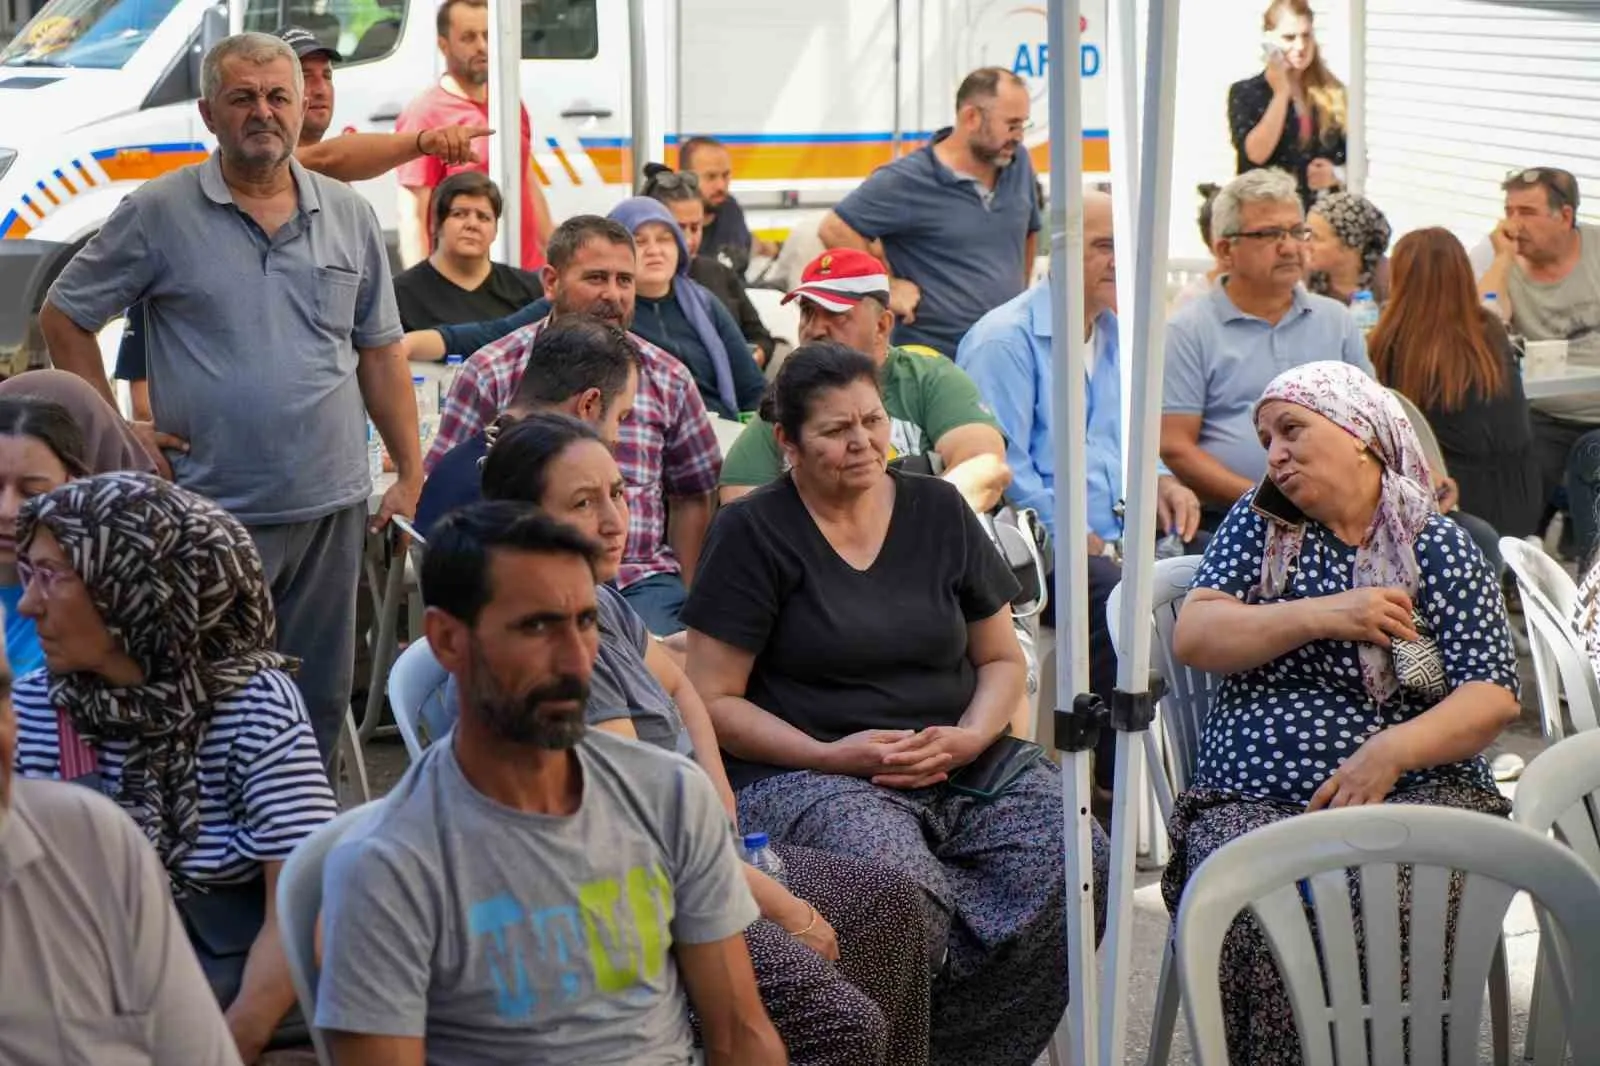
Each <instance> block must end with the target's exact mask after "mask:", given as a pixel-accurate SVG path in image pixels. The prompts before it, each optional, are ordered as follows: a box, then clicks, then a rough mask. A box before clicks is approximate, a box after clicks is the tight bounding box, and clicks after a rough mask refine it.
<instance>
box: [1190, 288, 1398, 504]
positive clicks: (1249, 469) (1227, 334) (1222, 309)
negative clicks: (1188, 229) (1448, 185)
mask: <svg viewBox="0 0 1600 1066" xmlns="http://www.w3.org/2000/svg"><path fill="white" fill-rule="evenodd" d="M1322 360H1338V361H1341V362H1345V363H1349V364H1350V365H1351V366H1358V367H1360V368H1361V369H1362V370H1365V371H1366V372H1367V373H1368V374H1371V373H1372V363H1371V362H1370V361H1368V359H1367V345H1366V342H1365V341H1364V340H1362V338H1361V331H1360V330H1359V329H1358V328H1356V323H1355V319H1354V318H1352V317H1351V315H1350V312H1349V310H1348V309H1347V308H1346V307H1345V306H1344V304H1341V303H1339V302H1338V301H1337V300H1330V299H1328V298H1327V297H1326V296H1317V295H1315V294H1313V293H1308V292H1306V291H1305V290H1304V289H1302V288H1300V287H1299V286H1296V287H1295V290H1294V304H1293V306H1291V307H1290V308H1289V311H1288V313H1287V314H1285V315H1284V316H1283V318H1281V319H1279V320H1278V323H1277V325H1273V324H1272V323H1270V322H1268V321H1267V320H1266V319H1264V318H1257V317H1256V316H1255V315H1247V314H1245V313H1244V312H1243V311H1241V310H1239V309H1238V308H1237V307H1235V306H1234V303H1233V301H1232V300H1231V299H1229V298H1228V290H1227V287H1226V279H1223V281H1222V282H1219V283H1218V284H1217V286H1216V287H1215V288H1213V289H1212V290H1211V291H1210V292H1208V293H1206V294H1205V295H1204V296H1201V297H1198V298H1196V299H1195V300H1194V301H1193V302H1191V303H1189V304H1186V305H1184V306H1183V307H1182V308H1180V309H1179V310H1178V311H1177V312H1176V313H1174V314H1173V316H1172V318H1171V319H1169V320H1168V322H1167V359H1166V363H1167V366H1166V380H1165V391H1164V393H1163V397H1162V403H1161V410H1162V413H1163V414H1169V415H1201V416H1203V418H1202V421H1201V423H1200V447H1201V448H1203V449H1205V450H1206V451H1207V452H1209V453H1210V454H1211V455H1212V457H1214V458H1215V459H1216V460H1217V461H1218V462H1220V463H1222V465H1223V466H1225V467H1227V468H1228V469H1229V470H1231V471H1233V472H1234V473H1235V474H1238V475H1239V476H1240V477H1244V478H1249V479H1250V480H1251V481H1255V480H1258V479H1259V478H1260V477H1261V476H1262V475H1263V474H1265V473H1266V471H1267V453H1266V450H1265V449H1264V448H1262V447H1261V440H1260V438H1259V437H1257V436H1256V424H1255V418H1254V417H1253V412H1254V410H1255V406H1256V401H1257V400H1259V399H1261V394H1262V393H1263V392H1265V391H1266V388H1267V385H1268V384H1269V383H1270V382H1271V381H1272V379H1273V378H1275V377H1277V376H1278V375H1279V374H1281V373H1283V372H1284V371H1285V370H1288V369H1289V368H1291V367H1296V366H1302V365H1304V364H1306V363H1315V362H1320V361H1322Z"/></svg>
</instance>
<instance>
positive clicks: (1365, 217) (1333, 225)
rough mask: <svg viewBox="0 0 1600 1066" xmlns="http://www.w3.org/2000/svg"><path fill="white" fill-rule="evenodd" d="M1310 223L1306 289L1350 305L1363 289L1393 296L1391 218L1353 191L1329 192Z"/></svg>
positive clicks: (1309, 217) (1376, 295)
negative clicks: (1387, 254)
mask: <svg viewBox="0 0 1600 1066" xmlns="http://www.w3.org/2000/svg"><path fill="white" fill-rule="evenodd" d="M1306 222H1307V224H1308V225H1310V227H1311V253H1310V254H1311V261H1310V264H1309V268H1310V272H1309V274H1308V276H1307V278H1306V288H1308V289H1310V290H1311V291H1312V292H1315V293H1319V294H1321V295H1323V296H1331V297H1333V298H1334V299H1335V300H1338V301H1339V302H1340V303H1344V304H1347V303H1349V302H1350V300H1351V298H1352V297H1354V296H1355V294H1356V293H1358V292H1360V291H1361V290H1362V289H1366V290H1367V291H1369V292H1371V293H1372V298H1373V299H1374V300H1376V301H1377V302H1378V303H1380V304H1381V303H1383V302H1384V300H1385V299H1387V298H1388V295H1389V270H1388V262H1387V261H1386V260H1385V259H1384V253H1385V252H1387V251H1388V250H1389V234H1390V230H1389V220H1388V219H1387V218H1384V217H1383V212H1382V211H1379V210H1378V209H1377V207H1375V206H1373V203H1372V201H1371V200H1368V199H1367V198H1366V197H1364V196H1358V195H1356V194H1355V193H1353V192H1325V193H1323V194H1322V195H1321V196H1320V197H1318V199H1317V202H1316V203H1314V204H1312V205H1311V212H1310V214H1308V215H1307V216H1306Z"/></svg>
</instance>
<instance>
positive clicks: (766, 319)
mask: <svg viewBox="0 0 1600 1066" xmlns="http://www.w3.org/2000/svg"><path fill="white" fill-rule="evenodd" d="M745 295H746V296H748V297H750V304H751V306H753V307H754V308H755V309H756V313H757V314H758V315H760V316H761V324H762V325H763V326H766V327H767V332H768V333H770V334H772V335H773V336H774V337H776V338H778V339H779V340H786V341H788V342H789V343H790V344H799V343H800V305H799V304H798V303H795V302H793V301H791V302H789V303H787V304H786V303H784V302H783V293H781V292H779V291H778V290H776V289H762V288H750V289H746V290H745Z"/></svg>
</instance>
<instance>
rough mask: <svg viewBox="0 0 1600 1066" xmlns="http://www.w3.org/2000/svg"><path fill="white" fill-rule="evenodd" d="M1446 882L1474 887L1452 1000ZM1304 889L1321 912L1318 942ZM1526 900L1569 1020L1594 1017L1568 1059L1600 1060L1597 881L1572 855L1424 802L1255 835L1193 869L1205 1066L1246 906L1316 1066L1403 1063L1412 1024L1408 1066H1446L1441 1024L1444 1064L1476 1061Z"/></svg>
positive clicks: (1187, 923) (1193, 1024)
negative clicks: (1401, 876) (1505, 933)
mask: <svg viewBox="0 0 1600 1066" xmlns="http://www.w3.org/2000/svg"><path fill="white" fill-rule="evenodd" d="M1401 864H1409V865H1411V867H1412V870H1411V917H1410V926H1409V929H1410V945H1409V947H1410V950H1409V960H1410V961H1409V972H1410V973H1411V975H1412V976H1411V984H1410V989H1409V998H1407V997H1403V996H1402V994H1401V982H1400V975H1401V963H1402V960H1401V953H1400V951H1399V945H1400V920H1401V916H1400V906H1399V893H1398V886H1397V874H1398V866H1399V865H1401ZM1347 867H1355V868H1357V870H1358V876H1359V880H1360V885H1361V910H1362V917H1363V920H1364V925H1365V930H1366V936H1365V938H1364V939H1365V944H1364V947H1365V949H1366V971H1367V984H1368V989H1367V993H1366V994H1363V991H1362V974H1361V964H1360V961H1359V960H1360V956H1361V950H1360V949H1361V947H1362V946H1363V945H1358V943H1357V941H1356V937H1355V931H1354V927H1353V918H1352V914H1353V910H1354V908H1353V907H1352V903H1351V899H1350V886H1349V882H1348V881H1347V879H1346V873H1345V871H1346V868H1347ZM1452 871H1461V872H1462V873H1463V874H1464V876H1465V885H1464V888H1463V891H1462V895H1461V904H1460V908H1459V910H1458V913H1457V919H1456V935H1455V939H1454V945H1453V947H1451V948H1450V951H1451V959H1450V971H1449V976H1450V988H1451V991H1452V993H1453V995H1451V996H1450V997H1449V998H1446V997H1445V996H1444V989H1443V977H1444V972H1445V969H1444V964H1445V952H1446V943H1447V938H1446V936H1445V927H1446V925H1445V920H1446V914H1447V911H1448V909H1449V907H1448V901H1449V889H1450V879H1451V876H1452ZM1302 891H1305V892H1307V893H1308V894H1309V897H1310V899H1311V901H1312V902H1313V905H1314V907H1315V923H1316V928H1315V932H1314V933H1313V929H1312V927H1311V924H1310V921H1309V920H1308V918H1307V915H1306V908H1305V899H1304V898H1303V897H1302ZM1518 891H1526V892H1527V893H1528V894H1529V895H1530V896H1532V897H1533V899H1534V901H1535V903H1536V905H1537V907H1538V909H1539V926H1540V930H1541V936H1542V939H1543V941H1544V942H1545V943H1547V944H1559V945H1560V947H1561V949H1560V950H1559V951H1558V952H1557V953H1556V954H1557V955H1558V965H1556V966H1554V967H1552V973H1553V974H1554V975H1555V976H1556V980H1553V981H1552V982H1550V983H1551V985H1552V986H1553V987H1552V989H1551V991H1552V993H1553V994H1555V995H1556V996H1557V997H1558V1003H1560V1004H1561V1006H1562V1007H1563V1008H1565V1007H1566V1006H1567V1005H1568V1004H1569V1003H1578V1004H1583V1005H1586V1006H1587V1008H1588V1009H1584V1010H1580V1011H1578V1012H1576V1013H1574V1012H1572V1011H1569V1010H1563V1013H1564V1014H1565V1015H1566V1016H1567V1017H1569V1018H1571V1019H1572V1020H1573V1033H1572V1040H1573V1046H1574V1047H1577V1048H1583V1047H1588V1048H1595V1047H1600V1011H1597V1010H1595V1009H1593V1008H1594V1005H1595V1004H1597V1003H1600V926H1596V924H1595V923H1594V922H1593V920H1592V919H1593V915H1594V914H1595V912H1596V909H1597V908H1600V879H1597V878H1596V877H1595V875H1594V874H1593V873H1592V872H1591V871H1590V870H1589V869H1588V868H1587V867H1585V866H1584V864H1583V863H1582V861H1580V860H1579V859H1578V858H1577V857H1576V856H1575V855H1573V854H1572V853H1571V852H1569V851H1568V850H1566V849H1565V848H1562V847H1560V846H1559V845H1557V844H1554V843H1552V842H1551V841H1550V840H1548V839H1547V838H1545V837H1542V836H1540V835H1539V834H1538V833H1535V832H1533V831H1532V830H1530V829H1528V828H1526V827H1525V826H1520V825H1516V824H1513V823H1511V822H1508V821H1502V820H1501V819H1498V818H1492V817H1489V816H1487V815H1482V814H1475V813H1472V812H1469V811H1460V810H1455V809H1452V808H1448V807H1429V806H1422V805H1404V806H1402V805H1394V804H1384V805H1379V806H1372V807H1347V808H1343V809H1341V810H1333V811H1319V812H1317V813H1315V814H1309V815H1305V816H1303V817H1297V818H1291V819H1286V820H1284V821H1282V822H1278V823H1275V824H1273V825H1269V826H1266V827H1264V828H1262V829H1258V830H1256V831H1254V832H1251V833H1247V834H1245V835H1244V836H1242V837H1240V838H1239V839H1237V840H1234V841H1232V842H1231V843H1229V844H1227V845H1226V846H1224V847H1222V848H1220V849H1218V850H1217V852H1216V853H1215V854H1214V855H1212V856H1211V858H1209V859H1207V860H1206V861H1205V863H1203V864H1202V865H1201V867H1200V869H1199V870H1197V871H1195V874H1194V876H1193V877H1192V878H1190V881H1189V885H1188V888H1187V889H1186V891H1185V892H1184V896H1183V904H1182V906H1181V907H1180V908H1179V911H1178V972H1179V974H1180V976H1181V979H1182V986H1183V1001H1184V1009H1185V1012H1186V1013H1187V1015H1188V1018H1189V1028H1190V1031H1191V1033H1192V1036H1193V1042H1194V1050H1195V1059H1196V1062H1198V1063H1199V1066H1227V1062H1228V1049H1227V1040H1226V1036H1225V1033H1224V1029H1223V1017H1222V988H1221V981H1220V976H1219V974H1218V963H1219V961H1220V956H1221V951H1222V943H1223V938H1224V937H1225V936H1226V935H1227V933H1228V930H1229V927H1230V926H1231V925H1232V923H1233V920H1234V918H1235V917H1236V916H1237V915H1238V914H1239V913H1240V912H1241V911H1243V910H1245V909H1246V908H1249V909H1250V911H1251V912H1252V913H1253V914H1254V915H1255V917H1256V920H1257V921H1258V922H1259V923H1260V924H1261V927H1262V929H1263V930H1264V932H1265V935H1266V937H1267V939H1268V941H1269V943H1270V944H1271V946H1272V952H1273V956H1274V958H1275V959H1276V961H1277V964H1278V969H1279V972H1280V973H1282V974H1283V977H1284V980H1285V984H1286V986H1287V988H1288V992H1289V997H1290V1001H1291V1003H1292V1004H1293V1008H1294V1015H1295V1023H1296V1028H1297V1029H1298V1031H1299V1037H1300V1044H1301V1048H1302V1050H1303V1053H1304V1059H1305V1064H1306V1066H1333V1064H1334V1063H1335V1061H1337V1062H1338V1063H1339V1066H1361V1064H1371V1066H1386V1064H1390V1063H1400V1062H1406V1061H1407V1057H1406V1052H1405V1047H1404V1042H1403V1041H1404V1028H1403V1027H1404V1025H1405V1021H1406V1020H1407V1019H1409V1022H1410V1059H1409V1061H1410V1062H1411V1063H1412V1064H1413V1066H1434V1064H1439V1063H1443V1062H1445V1061H1446V1055H1445V1050H1446V1049H1445V1046H1444V1035H1443V1026H1442V1024H1441V1023H1442V1021H1443V1019H1445V1018H1448V1019H1449V1020H1450V1021H1449V1028H1450V1035H1449V1048H1448V1057H1449V1061H1450V1062H1453V1063H1470V1062H1476V1061H1477V1056H1478V1035H1479V1027H1480V1022H1481V1020H1482V1019H1481V1013H1482V1010H1483V989H1484V985H1485V984H1486V982H1487V981H1488V980H1489V977H1490V974H1491V972H1492V971H1493V969H1494V961H1495V959H1496V957H1497V956H1498V954H1499V951H1498V949H1499V945H1500V931H1501V926H1502V923H1503V922H1504V919H1505V913H1506V909H1507V907H1508V906H1509V905H1510V903H1511V900H1512V897H1513V896H1514V895H1515V894H1516V893H1517V892H1518ZM1314 936H1315V939H1313V937H1314ZM1319 963H1320V964H1319ZM1324 970H1325V971H1326V974H1327V979H1326V981H1324V977H1323V971H1324ZM1569 990H1570V994H1569ZM1369 1040H1370V1048H1369ZM1336 1053H1337V1056H1336Z"/></svg>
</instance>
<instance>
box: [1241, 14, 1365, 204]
mask: <svg viewBox="0 0 1600 1066" xmlns="http://www.w3.org/2000/svg"><path fill="white" fill-rule="evenodd" d="M1313 17H1314V16H1313V15H1312V11H1311V5H1310V3H1308V2H1307V0H1273V2H1272V4H1271V5H1270V6H1269V7H1268V8H1267V10H1266V12H1265V13H1264V14H1263V15H1262V16H1261V32H1262V44H1261V50H1262V57H1263V60H1264V65H1265V69H1264V70H1263V71H1262V72H1261V73H1260V74H1257V75H1256V76H1255V77H1253V78H1246V79H1244V80H1243V81H1238V82H1234V83H1233V86H1232V87H1231V88H1229V89H1228V126H1229V128H1230V129H1231V130H1232V131H1233V148H1234V151H1235V153H1237V155H1238V170H1239V173H1241V174H1243V173H1244V172H1245V171H1247V170H1250V169H1252V168H1254V167H1276V168H1278V169H1280V170H1285V171H1288V172H1289V173H1290V174H1292V175H1294V178H1295V181H1296V182H1297V183H1298V185H1299V188H1300V196H1301V200H1302V202H1303V204H1304V205H1305V206H1307V207H1309V206H1310V205H1311V202H1312V201H1313V200H1314V199H1315V198H1316V194H1317V193H1318V192H1319V191H1321V190H1322V189H1329V188H1333V187H1335V186H1336V185H1338V184H1339V175H1338V172H1337V171H1336V170H1335V169H1334V168H1335V167H1338V166H1343V165H1344V161H1345V122H1346V118H1347V115H1346V105H1345V90H1344V83H1343V82H1341V81H1340V80H1339V79H1338V78H1337V77H1335V76H1334V75H1333V73H1332V72H1331V71H1329V70H1328V68H1327V66H1326V65H1325V64H1324V63H1323V62H1322V55H1321V53H1320V52H1319V51H1318V50H1317V39H1316V36H1315V33H1314V32H1313V25H1312V22H1313Z"/></svg>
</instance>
